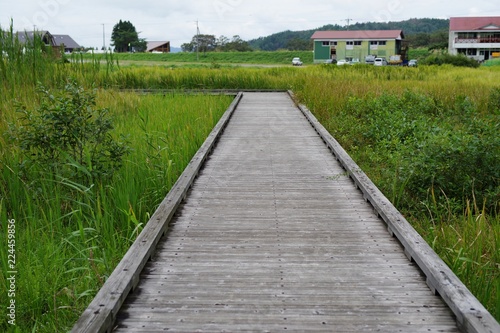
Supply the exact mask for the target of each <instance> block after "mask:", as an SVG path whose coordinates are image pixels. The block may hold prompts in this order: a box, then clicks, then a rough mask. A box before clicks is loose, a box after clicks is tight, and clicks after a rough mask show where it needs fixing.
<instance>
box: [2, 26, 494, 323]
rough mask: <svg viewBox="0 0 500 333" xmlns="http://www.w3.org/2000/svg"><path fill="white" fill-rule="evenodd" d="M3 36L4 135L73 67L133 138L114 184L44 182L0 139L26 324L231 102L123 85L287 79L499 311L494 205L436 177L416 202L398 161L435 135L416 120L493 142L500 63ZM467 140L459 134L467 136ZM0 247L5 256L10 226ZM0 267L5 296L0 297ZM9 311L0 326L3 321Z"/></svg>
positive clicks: (103, 259)
mask: <svg viewBox="0 0 500 333" xmlns="http://www.w3.org/2000/svg"><path fill="white" fill-rule="evenodd" d="M10 33H12V32H10ZM6 36H7V37H6ZM11 37H12V36H10V37H9V33H7V35H5V34H4V35H3V41H2V43H0V45H2V46H0V47H2V50H6V52H11V53H9V54H12V56H9V57H5V56H4V57H2V60H1V61H2V62H1V64H0V66H1V67H0V70H1V72H0V77H1V78H2V80H1V82H0V89H1V94H0V109H1V113H0V132H2V133H4V132H6V131H7V127H8V126H7V123H14V124H15V123H16V119H17V115H16V114H15V112H14V110H15V102H14V101H15V100H17V101H19V102H22V103H23V104H24V105H27V106H28V107H32V108H34V107H35V106H36V105H37V103H39V100H38V98H37V95H36V94H35V88H36V83H37V82H41V83H42V84H44V86H46V87H48V88H50V89H59V88H60V87H61V86H62V84H64V83H65V82H66V80H67V78H68V77H71V78H73V79H74V80H76V81H77V82H79V83H80V84H81V85H83V86H85V87H86V88H88V89H90V88H92V87H97V88H99V90H98V96H97V102H98V104H99V106H101V107H108V108H110V109H111V111H112V112H111V113H112V115H113V116H114V118H115V120H114V124H115V132H114V135H119V134H127V135H129V140H130V142H131V145H132V148H133V149H132V153H131V154H130V155H129V157H128V158H127V161H126V163H125V165H124V166H123V168H122V169H121V170H120V171H119V172H118V173H117V174H116V175H115V178H114V180H113V182H111V183H102V184H80V183H76V182H74V181H72V180H71V179H64V178H61V177H58V176H57V175H53V174H50V173H47V172H45V173H44V172H43V170H39V171H42V172H41V175H42V177H41V179H39V181H38V182H37V183H38V184H40V185H39V186H37V187H35V188H34V187H33V186H31V182H30V180H29V179H28V178H25V177H21V173H20V172H19V171H20V170H19V163H18V162H19V161H20V160H21V159H20V155H19V152H18V150H17V149H16V147H15V146H13V145H12V143H11V142H9V140H8V139H7V137H5V136H1V137H0V188H1V191H2V192H1V198H0V218H1V224H2V226H1V230H5V223H6V221H7V219H8V218H15V219H16V222H17V223H18V235H17V237H18V242H19V245H18V262H19V266H18V267H17V268H18V270H19V272H20V273H19V277H18V291H19V292H18V295H17V300H18V306H19V307H18V309H17V310H18V324H19V325H20V326H19V328H20V329H21V331H28V330H35V331H40V332H54V331H61V330H66V329H67V328H69V327H70V326H71V324H72V322H74V320H76V318H77V317H78V316H79V314H80V313H81V311H82V310H83V309H84V308H85V306H86V305H87V304H88V302H89V300H90V299H91V297H92V295H93V294H94V293H95V292H96V290H97V289H98V288H99V286H100V285H102V283H103V281H105V279H106V277H107V275H109V273H110V272H111V271H112V269H113V267H114V266H115V264H116V263H117V262H118V261H119V260H120V258H121V256H122V254H123V253H124V252H125V250H126V249H127V247H128V246H129V244H130V243H131V242H132V241H133V239H135V237H136V236H137V234H138V233H139V232H140V230H141V228H142V227H143V225H144V223H145V221H147V219H148V216H149V215H150V214H151V213H152V212H153V211H154V208H155V207H156V205H157V204H158V203H159V201H160V200H161V199H162V198H163V197H164V196H165V194H166V193H167V192H168V189H169V188H170V186H171V184H173V182H175V180H176V178H177V176H178V175H179V173H180V172H181V171H182V170H183V168H184V166H185V165H186V163H187V162H188V161H189V159H190V156H191V155H192V154H193V153H194V152H195V151H196V149H197V147H198V146H199V145H200V144H201V142H202V141H203V139H204V137H205V136H206V134H207V133H208V132H209V131H210V129H211V128H212V126H213V125H214V124H215V122H216V120H217V119H218V117H219V116H220V114H221V113H222V111H223V110H224V109H225V108H226V106H227V105H228V104H229V102H230V98H227V97H222V96H219V97H206V96H189V97H188V96H183V95H180V94H167V95H166V96H162V95H156V96H141V95H137V94H133V93H124V92H120V91H119V90H118V89H121V88H128V89H145V88H158V89H173V90H177V91H181V90H183V89H292V90H294V92H295V94H296V97H297V99H298V101H300V102H302V103H304V104H306V105H307V106H308V107H309V108H310V109H311V110H312V111H313V112H314V113H315V115H316V116H317V117H318V119H319V120H320V121H321V122H322V123H323V124H324V125H325V127H327V129H328V130H329V131H330V132H331V133H332V134H333V135H334V136H335V137H336V138H337V139H338V140H339V141H340V142H341V143H342V145H343V146H344V147H345V148H346V149H347V151H348V152H349V153H350V154H351V155H352V156H353V157H354V159H355V160H356V161H357V163H358V164H360V166H361V167H362V168H363V170H364V171H365V172H367V173H368V175H369V176H370V177H371V178H372V179H373V180H374V181H375V182H376V184H377V186H379V187H380V188H381V189H382V190H383V192H384V193H385V194H386V195H387V196H388V197H389V198H390V199H391V200H393V202H395V203H396V205H397V206H398V207H399V208H400V209H402V210H403V212H404V213H405V215H406V216H407V218H408V219H409V220H410V221H411V222H412V223H413V224H414V225H415V227H416V228H417V229H418V230H419V232H420V233H421V234H422V235H423V236H424V237H425V238H426V240H427V241H428V242H429V243H430V244H432V246H433V247H434V248H435V249H436V251H437V252H438V253H439V254H440V255H441V257H443V259H445V261H446V262H447V263H448V264H449V265H450V266H451V267H452V268H453V269H454V270H455V272H456V273H457V274H458V275H459V276H460V277H461V278H462V279H463V281H464V282H465V283H466V284H467V286H468V287H469V288H470V289H471V290H472V291H473V292H474V293H475V295H476V296H478V297H479V299H480V300H481V301H482V302H483V303H484V304H485V305H486V306H487V307H488V309H489V310H490V311H491V312H492V313H493V314H494V315H495V316H496V317H497V318H500V313H499V309H500V306H499V299H500V297H499V292H498V290H499V287H500V286H499V285H498V284H499V283H498V281H499V279H500V277H499V271H500V270H499V262H500V259H499V248H498V244H499V242H498V236H499V227H498V226H499V224H500V219H499V217H498V211H495V210H494V209H493V210H492V209H491V208H490V209H486V208H487V207H486V206H485V205H483V202H478V201H477V200H476V201H475V200H474V198H472V200H463V201H462V202H463V205H459V204H457V202H459V201H457V200H451V198H449V197H448V196H446V195H441V194H440V193H442V192H441V191H440V189H439V188H437V187H432V186H430V187H428V188H425V187H422V190H423V191H424V192H425V193H428V196H426V198H425V203H424V202H420V201H416V203H415V205H414V206H413V207H412V206H411V205H409V203H411V202H412V199H413V198H415V193H409V191H408V189H409V186H410V182H408V179H407V177H404V176H402V175H403V173H402V172H403V171H404V169H403V168H402V167H403V166H407V165H410V164H405V163H409V162H411V158H414V157H418V154H415V152H416V150H415V147H417V146H416V145H417V144H418V142H424V143H425V142H426V141H422V140H424V139H426V138H429V136H430V134H433V133H434V132H432V131H431V132H429V131H426V129H427V128H428V127H425V123H428V122H430V123H432V124H437V125H439V124H442V125H443V127H444V128H447V130H448V132H451V133H452V134H453V133H455V132H456V133H455V134H456V135H458V133H459V132H460V131H461V130H463V129H465V128H466V127H467V126H464V124H466V125H468V124H470V123H471V122H472V121H473V120H474V121H479V123H482V124H485V126H486V127H484V128H482V127H471V126H469V127H470V128H471V129H472V128H477V129H478V131H483V130H484V129H486V130H488V131H489V132H488V133H490V134H489V139H488V137H487V136H485V137H481V136H474V135H473V133H471V131H469V132H466V133H467V135H470V137H471V138H474V139H476V138H478V140H479V141H477V142H479V143H481V142H485V143H491V142H493V141H494V140H491V139H495V131H494V129H495V126H497V127H498V125H495V124H498V123H499V121H498V117H499V113H498V112H497V111H495V110H497V106H498V105H500V102H499V101H498V98H497V97H498V96H499V95H500V94H496V93H495V91H497V90H495V89H500V86H499V84H498V75H499V74H500V72H499V70H500V69H499V68H498V67H490V68H486V67H484V68H480V69H463V68H460V69H458V68H454V67H451V66H441V67H440V68H438V67H433V66H420V67H419V68H394V67H387V68H374V67H370V66H352V67H350V66H348V67H346V66H343V67H337V66H329V65H319V66H307V67H305V68H291V66H290V67H283V68H260V69H256V68H217V67H216V66H215V67H212V68H210V69H207V68H205V69H201V68H189V69H165V68H146V67H141V68H133V67H127V68H123V67H120V66H118V64H117V63H116V58H108V59H107V60H106V61H105V62H101V61H100V60H99V59H97V58H93V59H90V60H89V59H86V58H85V57H82V56H78V55H75V56H73V58H72V59H70V61H69V63H68V62H64V61H60V60H61V59H60V58H58V57H57V56H55V55H52V54H51V53H50V52H51V51H50V50H45V51H42V49H43V47H42V46H41V45H39V46H35V47H38V49H39V50H40V51H37V52H31V53H30V52H27V53H23V52H22V48H23V46H21V45H18V44H16V42H15V41H13V39H12V38H11ZM5 39H7V40H5ZM11 41H12V42H11ZM0 54H3V53H0ZM154 56H156V55H154ZM299 56H300V55H299ZM207 61H209V60H207ZM40 64H41V65H40ZM38 65H40V67H38ZM405 94H406V95H407V99H406V100H404V101H405V103H404V104H401V100H402V98H401V96H405ZM495 96H497V97H495ZM383 112H386V115H385V116H384V113H383ZM399 115H401V116H400V117H398V116H399ZM384 119H387V120H390V121H384ZM487 124H491V126H492V127H491V128H489V127H488V126H489V125H487ZM453 129H456V130H457V131H455V132H454V131H453ZM491 133H492V134H491ZM410 134H412V135H410ZM497 137H498V136H496V138H497ZM434 138H436V137H434ZM462 138H464V140H459V141H460V142H463V143H468V142H469V141H467V140H465V139H467V136H463V137H462ZM419 140H420V141H419ZM482 140H483V141H482ZM435 142H438V141H435ZM410 143H411V145H410ZM434 147H439V145H434ZM466 147H467V145H466ZM411 148H414V149H413V150H412V149H411ZM434 151H437V152H439V151H438V150H437V148H436V150H434ZM464 151H466V149H465V150H464ZM457 156H461V155H457ZM493 157H494V156H493ZM463 161H464V163H465V164H467V163H469V164H470V163H473V162H468V161H467V160H466V159H464V160H463ZM474 163H476V162H474ZM490 164H491V163H490ZM458 167H460V166H458ZM469 169H471V168H469ZM464 170H465V168H464ZM472 170H474V168H472ZM79 171H80V172H86V171H85V170H84V169H80V170H79ZM68 189H71V190H70V191H68ZM68 193H71V195H68ZM445 194H446V193H445ZM460 199H463V198H460ZM488 205H491V202H490V203H488ZM2 235H4V233H2ZM0 251H1V252H0V253H1V255H2V258H5V255H6V253H5V251H6V246H5V237H2V239H1V243H0ZM2 263H3V265H4V266H3V267H2V269H3V270H2V274H4V272H6V267H5V261H4V260H2ZM3 277H4V276H2V279H1V280H0V281H1V282H0V294H1V295H0V297H2V298H1V299H0V303H1V304H5V300H6V298H5V297H6V296H5V292H4V291H5V288H6V285H5V279H4V278H3ZM1 311H3V312H1ZM4 311H5V308H2V309H1V310H0V316H1V317H0V318H2V319H1V320H0V330H4V329H9V328H10V327H9V326H8V325H7V324H6V323H5V322H4V321H3V320H4V319H5V318H6V317H5V312H4Z"/></svg>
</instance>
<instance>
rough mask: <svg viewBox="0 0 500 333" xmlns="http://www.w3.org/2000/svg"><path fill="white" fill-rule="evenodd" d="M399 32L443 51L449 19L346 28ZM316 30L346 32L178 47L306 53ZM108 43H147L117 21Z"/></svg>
mask: <svg viewBox="0 0 500 333" xmlns="http://www.w3.org/2000/svg"><path fill="white" fill-rule="evenodd" d="M399 29H401V30H403V32H404V34H405V39H406V41H408V43H409V46H410V48H417V47H428V48H429V49H431V50H432V49H444V48H447V46H448V29H449V20H444V19H431V18H424V19H410V20H406V21H400V22H387V23H381V22H365V23H355V24H352V25H350V26H349V30H399ZM318 30H323V31H324V30H347V28H346V27H345V26H340V25H338V24H335V25H332V24H329V25H325V26H322V27H320V28H317V29H312V30H304V31H290V30H287V31H282V32H279V33H275V34H272V35H269V36H266V37H260V38H257V39H253V40H250V41H244V40H243V39H241V37H240V36H239V35H234V36H233V37H232V38H229V37H226V36H220V37H218V38H217V37H215V35H209V34H199V35H195V36H193V38H192V40H191V42H189V43H184V44H182V45H181V49H182V51H183V52H196V51H198V52H202V53H206V52H217V51H219V52H232V51H239V52H243V51H253V50H262V51H276V50H280V49H283V50H291V51H306V50H312V49H313V41H312V40H311V36H312V34H313V33H314V32H315V31H318ZM111 40H112V42H113V44H112V45H113V46H114V47H115V51H116V52H144V51H145V50H146V48H147V42H146V40H145V39H143V38H139V33H138V32H137V30H136V29H135V27H134V25H133V24H132V23H130V22H129V21H122V20H120V21H119V22H118V23H117V24H116V25H115V26H114V27H113V32H112V35H111Z"/></svg>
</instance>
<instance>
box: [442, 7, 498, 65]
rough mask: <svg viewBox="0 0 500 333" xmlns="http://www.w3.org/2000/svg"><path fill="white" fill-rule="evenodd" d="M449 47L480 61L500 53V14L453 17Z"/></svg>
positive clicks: (451, 50)
mask: <svg viewBox="0 0 500 333" xmlns="http://www.w3.org/2000/svg"><path fill="white" fill-rule="evenodd" d="M448 49H449V53H450V54H454V55H456V54H465V55H466V56H468V57H470V58H473V59H476V60H478V61H484V60H488V59H491V58H492V57H494V56H497V55H500V16H490V17H451V18H450V38H449V43H448Z"/></svg>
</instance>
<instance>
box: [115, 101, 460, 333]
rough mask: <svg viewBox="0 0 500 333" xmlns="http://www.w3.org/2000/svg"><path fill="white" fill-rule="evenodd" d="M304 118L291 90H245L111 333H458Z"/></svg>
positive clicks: (355, 181)
mask: <svg viewBox="0 0 500 333" xmlns="http://www.w3.org/2000/svg"><path fill="white" fill-rule="evenodd" d="M306 119H309V121H310V122H311V123H314V119H313V118H311V117H310V114H309V115H308V114H307V110H306V111H304V110H302V113H301V112H299V110H298V109H297V108H296V107H295V105H294V103H293V101H292V100H291V99H290V98H289V97H288V96H287V94H254V93H251V94H246V93H245V96H244V97H243V98H242V99H241V101H240V103H239V105H238V109H237V110H236V111H235V112H234V115H233V117H232V118H231V122H230V123H229V124H228V126H227V127H226V128H225V131H224V135H223V136H222V137H221V139H220V141H218V144H217V146H216V147H215V149H214V152H213V154H212V155H210V157H209V158H207V159H206V160H205V164H204V167H203V168H202V169H201V170H199V178H198V179H196V181H194V182H193V183H192V189H191V190H190V191H189V192H187V190H186V192H184V193H183V196H186V201H185V202H184V203H183V204H182V205H180V206H179V208H178V209H177V212H176V213H175V216H174V217H173V218H172V222H171V223H170V227H169V230H168V232H167V233H165V237H164V238H163V239H162V240H161V241H159V246H158V247H157V253H156V255H155V257H154V260H152V261H150V262H148V263H147V264H146V265H145V266H144V269H143V270H142V274H141V282H140V284H139V285H138V286H137V288H135V290H134V292H133V293H131V294H130V295H129V296H128V297H127V300H126V301H125V303H124V304H123V306H122V308H121V310H120V312H119V314H118V320H117V323H116V327H115V328H116V331H117V332H130V331H133V332H136V331H141V332H148V331H151V332H157V331H176V332H182V331H186V332H194V331H202V332H212V331H214V332H221V331H272V332H275V331H297V332H302V331H324V332H332V331H335V332H363V331H383V332H420V331H425V332H432V331H442V332H457V331H458V328H457V325H456V323H455V318H454V316H453V314H452V313H451V311H450V309H449V308H448V306H446V305H445V304H444V303H443V301H442V299H441V298H439V297H437V296H435V295H434V294H433V292H432V291H431V290H430V289H429V288H428V287H427V286H426V285H425V281H426V277H425V276H424V275H423V274H422V271H421V270H419V269H418V267H417V266H416V264H415V263H412V262H409V261H408V260H407V259H406V258H405V254H404V252H403V247H402V245H401V243H402V244H403V246H406V243H404V242H400V241H398V240H396V238H392V237H390V235H389V234H388V233H387V226H386V225H385V224H384V223H382V221H381V220H380V218H379V217H378V216H383V214H386V213H385V212H384V211H383V210H380V209H379V208H377V207H376V206H371V205H370V204H368V203H367V202H366V201H365V198H366V199H368V200H370V201H373V200H372V198H371V197H370V196H368V195H367V193H366V191H363V189H361V190H362V191H359V190H357V189H356V186H357V187H360V183H359V180H358V179H357V178H356V177H353V175H352V172H351V171H349V169H348V170H347V171H346V170H345V169H344V168H345V163H344V162H343V161H341V163H339V162H337V161H336V159H335V158H334V156H332V154H331V151H333V152H334V154H336V151H335V149H333V148H334V147H333V146H332V145H331V143H329V141H328V140H326V139H324V138H320V137H318V135H317V134H316V133H315V131H316V132H318V133H320V134H321V133H322V130H321V128H320V129H319V130H318V129H317V128H316V130H313V128H311V126H310V125H309V124H308V122H307V121H305V120H306ZM324 142H326V145H325V143H324ZM336 155H337V158H339V157H338V154H336ZM349 163H350V162H349ZM349 163H348V164H349ZM341 164H344V166H342V165H341ZM349 165H350V164H349ZM354 170H355V169H354ZM355 171H356V172H357V170H355ZM384 204H385V202H384ZM372 205H373V202H372ZM374 207H375V210H374ZM384 216H385V215H384ZM115 314H116V313H115V312H114V313H113V315H115Z"/></svg>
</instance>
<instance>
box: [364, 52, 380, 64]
mask: <svg viewBox="0 0 500 333" xmlns="http://www.w3.org/2000/svg"><path fill="white" fill-rule="evenodd" d="M375 58H377V57H376V56H374V55H373V54H369V55H367V56H366V57H365V64H368V65H373V64H374V63H375Z"/></svg>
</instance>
